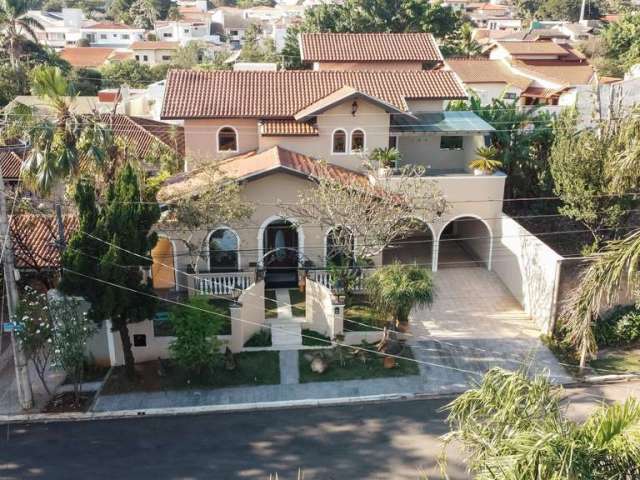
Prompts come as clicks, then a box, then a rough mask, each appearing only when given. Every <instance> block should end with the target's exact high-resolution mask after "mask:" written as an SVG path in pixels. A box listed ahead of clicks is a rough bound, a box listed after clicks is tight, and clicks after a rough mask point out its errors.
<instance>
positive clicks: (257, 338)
mask: <svg viewBox="0 0 640 480" xmlns="http://www.w3.org/2000/svg"><path fill="white" fill-rule="evenodd" d="M244 346H245V347H270V346H271V329H270V328H261V329H260V330H258V331H257V332H256V333H254V334H253V335H251V338H250V339H249V340H247V341H246V342H245V344H244Z"/></svg>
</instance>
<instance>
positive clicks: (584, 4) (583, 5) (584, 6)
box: [580, 0, 587, 23]
mask: <svg viewBox="0 0 640 480" xmlns="http://www.w3.org/2000/svg"><path fill="white" fill-rule="evenodd" d="M586 8H587V0H582V6H581V7H580V23H582V22H584V12H585V10H586Z"/></svg>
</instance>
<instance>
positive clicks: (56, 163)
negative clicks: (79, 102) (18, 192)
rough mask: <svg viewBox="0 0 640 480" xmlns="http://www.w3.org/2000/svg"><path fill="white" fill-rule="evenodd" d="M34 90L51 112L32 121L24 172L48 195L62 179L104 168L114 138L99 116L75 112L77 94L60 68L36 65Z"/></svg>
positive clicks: (28, 135) (33, 75)
mask: <svg viewBox="0 0 640 480" xmlns="http://www.w3.org/2000/svg"><path fill="white" fill-rule="evenodd" d="M31 90H32V93H33V94H34V95H36V96H38V97H39V98H40V99H42V100H43V101H44V102H46V104H47V105H48V106H49V107H50V109H51V111H52V116H51V118H45V119H37V120H35V121H33V122H32V124H31V125H30V126H29V128H28V129H27V130H28V132H27V137H28V140H29V143H30V145H31V148H30V150H29V154H28V155H27V158H26V159H25V161H24V163H23V165H22V176H23V178H24V180H25V182H26V183H27V184H28V185H29V186H30V187H31V188H32V189H33V190H35V191H36V192H38V193H39V194H41V195H45V196H46V195H49V194H50V193H51V192H52V190H53V189H54V187H55V186H56V185H57V183H58V182H59V181H60V180H62V179H65V178H68V177H69V176H77V175H78V174H79V173H80V171H81V170H82V169H85V170H87V169H93V168H94V167H96V166H97V167H99V168H100V169H102V168H104V167H105V165H106V158H107V156H108V154H109V153H110V152H111V146H112V145H113V138H112V135H111V134H110V130H109V129H108V128H107V127H106V126H105V125H104V124H103V123H102V122H101V121H100V120H99V119H98V118H95V117H92V116H85V117H79V116H77V115H75V114H74V112H73V102H74V101H75V98H76V95H75V93H74V91H73V88H72V85H71V84H70V83H69V81H68V80H67V79H66V78H65V76H64V74H63V73H62V71H61V70H60V69H59V68H57V67H50V66H40V67H36V68H34V70H33V72H32V82H31Z"/></svg>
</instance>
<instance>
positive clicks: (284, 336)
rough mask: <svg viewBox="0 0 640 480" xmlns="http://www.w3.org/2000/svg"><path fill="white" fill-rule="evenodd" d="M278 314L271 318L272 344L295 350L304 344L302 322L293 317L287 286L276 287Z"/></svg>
mask: <svg viewBox="0 0 640 480" xmlns="http://www.w3.org/2000/svg"><path fill="white" fill-rule="evenodd" d="M276 302H277V314H278V316H277V317H276V318H274V319H271V320H270V321H269V323H271V326H272V329H271V345H272V346H273V347H274V348H278V349H280V350H295V349H297V348H298V347H299V346H300V345H302V335H301V327H300V322H299V321H297V320H296V319H295V318H294V317H293V312H292V311H291V296H290V295H289V290H288V289H287V288H278V289H276Z"/></svg>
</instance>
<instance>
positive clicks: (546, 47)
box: [497, 42, 569, 57]
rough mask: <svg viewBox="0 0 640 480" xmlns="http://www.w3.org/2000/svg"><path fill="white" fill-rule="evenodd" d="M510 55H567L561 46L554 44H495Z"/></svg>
mask: <svg viewBox="0 0 640 480" xmlns="http://www.w3.org/2000/svg"><path fill="white" fill-rule="evenodd" d="M497 45H499V46H501V47H502V48H504V49H505V50H506V51H507V52H509V53H510V54H511V55H516V56H517V55H557V56H559V57H561V56H565V55H569V52H568V51H567V49H566V48H564V47H563V46H562V45H558V44H557V43H555V42H497Z"/></svg>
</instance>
